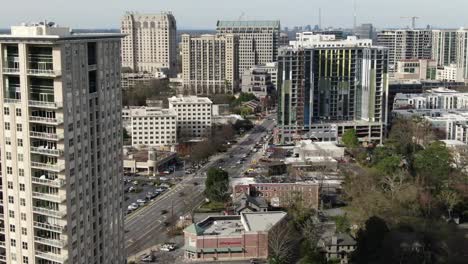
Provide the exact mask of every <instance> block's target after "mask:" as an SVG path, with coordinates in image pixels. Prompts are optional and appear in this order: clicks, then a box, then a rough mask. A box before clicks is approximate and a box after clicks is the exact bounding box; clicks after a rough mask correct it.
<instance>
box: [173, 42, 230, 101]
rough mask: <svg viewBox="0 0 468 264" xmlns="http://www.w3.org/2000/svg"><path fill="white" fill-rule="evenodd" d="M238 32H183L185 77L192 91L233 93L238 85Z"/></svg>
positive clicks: (191, 92) (184, 83)
mask: <svg viewBox="0 0 468 264" xmlns="http://www.w3.org/2000/svg"><path fill="white" fill-rule="evenodd" d="M237 45H238V42H237V38H236V37H235V36H234V35H226V36H215V35H202V36H200V37H192V36H190V35H188V34H184V35H182V44H181V50H182V79H183V85H184V90H185V91H186V92H187V93H189V94H195V95H208V94H217V93H233V90H234V89H235V88H237V86H238V72H237Z"/></svg>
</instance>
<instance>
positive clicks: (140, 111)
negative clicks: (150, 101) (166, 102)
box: [125, 106, 177, 117]
mask: <svg viewBox="0 0 468 264" xmlns="http://www.w3.org/2000/svg"><path fill="white" fill-rule="evenodd" d="M125 110H126V111H130V116H135V117H142V116H177V112H176V111H175V110H174V109H166V108H161V107H148V106H141V107H137V108H127V109H125Z"/></svg>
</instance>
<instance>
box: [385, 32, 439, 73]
mask: <svg viewBox="0 0 468 264" xmlns="http://www.w3.org/2000/svg"><path fill="white" fill-rule="evenodd" d="M431 43H432V31H431V30H425V29H397V30H384V31H381V32H379V33H378V34H377V44H378V45H380V46H384V47H387V48H389V53H388V64H389V65H388V66H389V71H390V72H395V71H396V68H395V67H396V63H397V62H398V61H400V60H407V59H430V58H431V57H432V56H431V53H432V45H431Z"/></svg>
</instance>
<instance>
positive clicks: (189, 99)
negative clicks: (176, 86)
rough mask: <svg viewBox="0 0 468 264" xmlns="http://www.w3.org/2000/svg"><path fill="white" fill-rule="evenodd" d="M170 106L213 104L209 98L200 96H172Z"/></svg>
mask: <svg viewBox="0 0 468 264" xmlns="http://www.w3.org/2000/svg"><path fill="white" fill-rule="evenodd" d="M168 100H169V103H170V104H182V103H185V104H186V103H198V104H212V103H213V102H212V101H211V100H210V99H209V98H208V97H198V96H193V95H191V96H182V95H178V96H172V97H171V98H168Z"/></svg>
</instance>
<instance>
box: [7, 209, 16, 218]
mask: <svg viewBox="0 0 468 264" xmlns="http://www.w3.org/2000/svg"><path fill="white" fill-rule="evenodd" d="M8 216H9V217H10V218H15V211H12V210H9V211H8Z"/></svg>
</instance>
